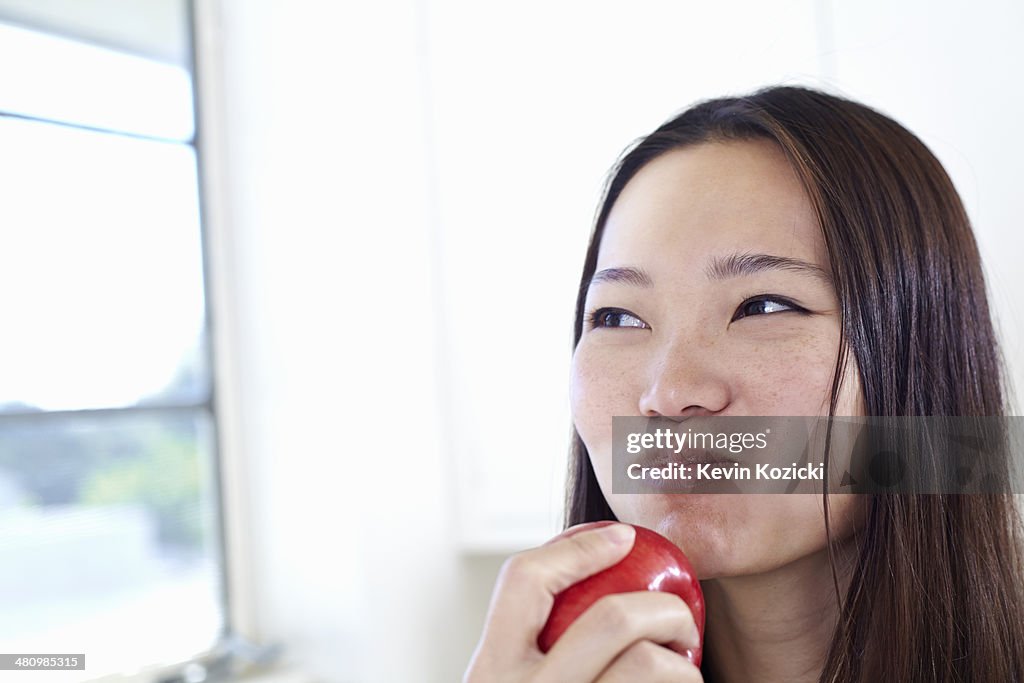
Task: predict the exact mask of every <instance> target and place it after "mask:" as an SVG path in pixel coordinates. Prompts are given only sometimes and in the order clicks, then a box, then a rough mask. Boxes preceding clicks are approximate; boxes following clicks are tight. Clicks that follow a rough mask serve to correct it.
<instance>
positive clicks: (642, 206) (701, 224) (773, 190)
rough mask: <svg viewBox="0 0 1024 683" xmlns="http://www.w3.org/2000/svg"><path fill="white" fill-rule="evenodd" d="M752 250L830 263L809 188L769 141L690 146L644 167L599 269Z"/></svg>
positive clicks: (608, 227)
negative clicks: (809, 194) (808, 195)
mask: <svg viewBox="0 0 1024 683" xmlns="http://www.w3.org/2000/svg"><path fill="white" fill-rule="evenodd" d="M746 251H751V252H760V253H766V254H772V255H776V256H788V257H794V258H800V259H802V260H805V261H809V262H811V263H814V264H817V265H819V266H821V267H823V268H825V269H826V270H828V269H829V268H828V263H827V256H826V253H825V247H824V240H823V239H822V236H821V231H820V228H819V226H818V222H817V218H816V217H815V215H814V211H813V208H812V207H811V204H810V201H809V199H808V198H807V195H806V192H804V189H803V186H802V185H801V183H800V180H799V179H798V177H797V175H796V172H795V171H794V170H793V168H792V166H791V165H790V164H789V162H788V161H787V160H786V158H785V156H784V155H783V153H782V151H781V150H780V149H779V148H778V147H777V146H776V145H775V144H774V143H772V142H770V141H767V140H754V141H742V142H709V143H702V144H698V145H693V146H690V147H684V148H680V149H675V150H672V151H670V152H666V153H665V154H662V155H661V156H659V157H658V158H656V159H654V160H653V161H651V162H650V163H648V164H647V165H646V166H644V167H643V168H641V169H640V171H639V172H638V173H637V174H636V175H635V176H634V177H633V178H632V179H631V180H630V181H629V183H627V185H626V187H625V188H624V189H623V191H622V193H621V194H620V195H619V198H618V200H617V201H616V202H615V205H614V206H613V207H612V211H611V213H610V214H609V216H608V220H607V222H606V224H605V231H604V235H603V236H602V239H601V249H600V253H599V255H598V269H599V270H600V269H601V268H606V267H615V266H622V265H641V266H643V267H645V268H650V269H653V270H655V271H658V270H662V269H663V268H668V269H669V270H670V271H673V272H679V271H680V270H681V269H680V266H681V265H684V264H686V263H690V262H693V265H697V263H696V261H697V260H700V261H701V262H703V261H704V260H705V259H706V258H707V257H709V256H714V255H716V254H721V253H730V252H746Z"/></svg>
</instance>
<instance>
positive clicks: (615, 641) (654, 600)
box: [544, 591, 700, 681]
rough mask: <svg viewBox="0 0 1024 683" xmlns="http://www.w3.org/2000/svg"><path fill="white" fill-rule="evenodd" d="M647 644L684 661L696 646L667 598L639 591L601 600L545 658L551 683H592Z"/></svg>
mask: <svg viewBox="0 0 1024 683" xmlns="http://www.w3.org/2000/svg"><path fill="white" fill-rule="evenodd" d="M642 640H648V641H651V642H653V643H659V644H663V645H665V647H666V648H668V649H669V650H670V651H674V654H678V655H679V656H681V657H684V658H685V653H686V651H687V650H688V649H691V648H696V647H698V646H699V645H700V633H699V631H698V629H697V625H696V623H695V622H694V619H693V614H692V613H691V612H690V608H689V607H687V606H686V603H685V602H683V600H682V599H681V598H680V597H679V596H677V595H674V594H672V593H661V592H657V591H642V592H638V593H620V594H617V595H606V596H605V597H603V598H601V599H600V600H598V601H597V602H595V603H594V604H593V605H591V607H590V608H589V609H588V610H587V611H585V612H584V613H583V614H582V615H580V617H579V619H577V620H576V621H575V622H573V623H572V624H571V625H570V626H569V628H567V629H566V630H565V633H563V634H562V637H561V638H559V640H558V642H557V643H555V644H554V646H553V647H552V648H551V650H550V651H549V652H548V655H547V657H546V658H545V661H544V668H545V671H546V672H548V671H550V673H551V678H552V680H572V679H571V678H570V676H579V677H580V679H581V680H587V681H589V680H592V679H594V678H597V676H598V675H599V674H600V673H601V672H602V671H604V670H605V669H607V668H608V667H609V666H610V665H611V664H612V662H613V661H614V660H615V659H616V658H617V657H618V656H619V655H620V654H621V653H623V652H625V651H626V650H627V649H629V648H630V647H631V646H632V645H634V644H636V643H638V642H640V641H642Z"/></svg>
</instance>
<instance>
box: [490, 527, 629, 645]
mask: <svg viewBox="0 0 1024 683" xmlns="http://www.w3.org/2000/svg"><path fill="white" fill-rule="evenodd" d="M635 538H636V530H635V529H633V527H631V526H629V525H628V524H611V525H608V526H603V527H600V528H596V529H588V530H586V531H581V532H579V533H576V534H573V535H571V536H567V537H564V538H560V539H558V540H556V541H554V542H552V543H550V544H548V545H543V546H541V547H539V548H534V549H532V550H527V551H524V552H521V553H519V554H517V555H514V556H512V557H511V558H509V560H508V561H507V562H505V564H504V566H503V567H502V569H501V574H500V575H499V577H498V585H497V588H496V589H495V593H494V601H493V602H492V604H491V613H490V615H489V616H488V628H489V629H491V630H492V631H493V632H494V633H493V635H494V636H495V637H498V638H501V641H499V642H506V643H515V642H518V643H519V644H520V647H525V648H528V649H531V650H535V649H536V647H537V643H536V640H537V634H538V633H540V630H541V629H542V628H543V627H544V623H545V622H546V621H547V618H548V614H549V613H550V612H551V606H552V604H553V603H554V598H555V595H556V594H558V593H560V592H561V591H563V590H565V589H566V588H568V587H569V586H571V585H572V584H574V583H576V582H578V581H581V580H583V579H585V578H587V577H588V576H591V575H592V574H596V573H597V572H599V571H601V570H602V569H607V568H608V567H610V566H612V565H613V564H615V563H616V562H618V561H619V560H621V559H622V558H624V557H625V556H626V555H627V554H628V553H629V551H630V549H631V548H632V547H633V540H634V539H635Z"/></svg>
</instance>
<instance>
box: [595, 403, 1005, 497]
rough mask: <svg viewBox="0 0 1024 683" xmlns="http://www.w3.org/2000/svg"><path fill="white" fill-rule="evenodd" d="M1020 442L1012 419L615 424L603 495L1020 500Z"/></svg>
mask: <svg viewBox="0 0 1024 683" xmlns="http://www.w3.org/2000/svg"><path fill="white" fill-rule="evenodd" d="M1022 437H1024V418H1021V417H887V418H881V417H833V418H827V417H695V418H687V419H682V420H675V419H670V418H644V417H616V418H614V419H613V445H612V467H613V478H612V492H613V493H662V494H664V493H819V494H820V493H822V492H829V493H945V494H962V493H979V494H982V493H984V494H999V493H1022V492H1024V482H1022V477H1021V474H1022V469H1024V468H1022V467H1021V461H1022V447H1024V438H1022ZM826 444H828V448H827V449H826ZM826 453H827V456H826Z"/></svg>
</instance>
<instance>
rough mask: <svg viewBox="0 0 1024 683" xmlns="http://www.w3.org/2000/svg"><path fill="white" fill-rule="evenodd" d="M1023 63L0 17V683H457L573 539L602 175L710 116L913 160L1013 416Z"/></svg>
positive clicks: (636, 18)
mask: <svg viewBox="0 0 1024 683" xmlns="http://www.w3.org/2000/svg"><path fill="white" fill-rule="evenodd" d="M1022 31H1024V5H1021V4H1020V3H1015V2H1010V1H1009V0H1007V1H1005V2H997V1H992V0H986V1H982V2H975V3H972V4H971V5H970V7H969V9H968V7H967V6H966V5H964V4H963V3H954V2H931V1H928V2H926V1H925V0H917V1H909V2H900V3H892V2H882V1H881V0H865V1H861V2H856V3H853V2H850V3H846V2H840V1H839V0H782V1H780V2H774V3H764V2H755V1H753V0H749V1H733V2H723V3H696V2H669V1H667V0H658V1H655V0H640V1H638V2H633V3H628V4H627V3H618V2H583V1H582V0H579V1H565V2H551V1H548V2H539V1H536V0H524V1H521V2H517V3H481V2H469V1H467V0H385V1H381V2H373V3H370V2H361V3H356V2H323V0H317V1H314V0H290V1H287V2H286V1H285V0H195V2H186V1H185V0H0V188H2V189H0V197H2V200H0V289H2V291H4V292H5V294H6V296H4V297H3V300H2V311H3V317H2V321H3V334H2V335H0V605H3V607H2V609H0V652H7V653H15V652H24V653H85V654H86V668H85V670H84V671H77V672H59V673H43V672H34V673H32V674H28V673H25V672H22V673H16V672H4V671H0V681H6V680H12V681H20V680H31V681H49V680H55V681H56V680H59V681H84V680H97V679H99V680H103V681H106V682H112V681H127V680H131V681H155V680H161V681H167V682H170V681H189V682H190V683H199V682H200V681H204V680H211V681H212V680H225V678H224V676H225V675H227V674H230V675H231V676H240V675H243V674H244V675H253V676H257V678H254V679H253V680H260V681H264V682H265V683H312V682H313V681H324V682H328V683H334V682H339V683H344V682H360V683H383V682H391V681H395V682H404V681H409V682H434V681H437V682H438V683H440V682H442V681H452V680H457V679H459V677H460V676H461V672H462V671H463V669H464V668H465V666H466V663H467V661H468V658H469V656H470V654H471V652H472V649H473V647H474V645H475V642H476V640H477V638H478V636H479V631H480V627H481V624H482V622H483V617H484V614H485V611H486V607H487V601H488V598H489V595H490V591H491V587H492V584H493V582H494V579H495V576H496V574H497V571H498V568H499V567H500V565H501V562H502V561H503V560H504V558H505V557H506V556H507V555H508V554H510V553H513V552H516V551H518V550H521V549H523V548H526V547H529V546H532V545H536V544H538V543H541V542H543V541H544V540H545V539H546V538H548V537H549V536H550V535H552V534H553V533H555V532H556V531H557V530H558V529H559V525H560V518H561V496H562V487H563V484H564V469H565V461H566V450H567V444H568V437H569V434H570V421H569V413H568V394H567V378H568V367H569V358H570V346H571V322H572V313H573V301H574V289H575V287H576V284H577V278H578V277H579V272H580V269H581V267H582V260H583V254H584V251H585V247H586V241H587V238H588V235H589V231H590V227H591V220H592V217H593V213H594V210H595V207H596V203H597V201H598V198H599V196H600V191H601V187H602V182H603V180H604V175H605V173H606V171H607V170H608V169H609V167H610V166H611V165H612V163H613V162H614V160H615V159H616V157H617V156H618V154H619V153H620V152H621V151H622V149H623V148H624V147H625V146H626V145H627V144H628V143H629V142H630V141H632V140H633V139H634V138H636V137H638V136H641V135H643V134H645V133H647V132H649V131H650V130H651V129H653V128H654V127H655V126H657V125H658V124H659V123H661V122H662V121H663V120H664V119H666V118H668V117H669V116H670V115H671V114H672V113H674V112H676V111H678V110H679V109H681V108H684V107H685V106H687V105H689V104H691V103H693V102H694V101H696V100H699V99H705V98H709V97H713V96H719V95H725V94H738V93H742V92H745V91H748V90H751V89H754V88H756V87H759V86H763V85H770V84H777V83H785V84H807V85H812V86H816V87H820V88H825V89H827V90H829V91H831V92H835V93H837V94H841V95H846V96H849V97H852V98H855V99H858V100H861V101H863V102H865V103H867V104H870V105H872V106H875V107H876V108H879V109H881V110H882V111H884V112H886V113H888V114H890V115H892V116H894V117H895V118H896V119H897V120H899V121H901V122H902V123H904V124H905V125H906V126H907V127H909V128H910V129H911V130H913V131H914V132H916V133H917V134H918V135H920V136H921V137H922V138H923V139H924V140H925V142H926V143H927V144H929V146H931V148H932V149H933V150H934V151H935V152H936V153H937V154H938V156H939V157H940V158H941V160H942V161H943V163H944V164H945V165H946V167H947V169H948V170H949V171H950V173H951V175H952V176H953V178H954V181H955V182H956V184H957V187H958V188H959V190H960V192H961V194H962V196H963V198H964V200H965V202H966V204H967V207H968V210H969V213H970V215H971V217H972V220H973V222H974V226H975V229H976V233H977V237H978V240H979V243H980V247H981V251H982V255H983V258H984V260H985V263H986V268H987V275H988V278H989V280H988V283H989V288H990V296H991V301H992V303H993V306H994V311H995V314H996V317H997V325H998V327H999V330H1000V333H1001V335H1002V340H1003V349H1004V354H1005V356H1006V360H1007V363H1008V366H1009V368H1010V372H1011V376H1012V378H1013V381H1014V383H1015V385H1016V386H1017V387H1021V386H1024V304H1022V303H1021V294H1024V274H1022V273H1024V269H1022V268H1021V265H1020V259H1021V254H1022V253H1024V230H1022V229H1021V221H1020V208H1019V202H1020V190H1019V188H1018V185H1019V183H1020V178H1021V172H1022V171H1021V167H1022V159H1024V140H1022V138H1021V136H1019V135H1017V128H1018V125H1019V121H1021V120H1022V119H1024V93H1022V91H1021V90H1020V88H1019V87H1017V86H1014V85H1013V83H1015V82H1016V77H1017V75H1018V74H1019V72H1020V71H1021V67H1022V66H1024V47H1021V44H1020V42H1019V40H1018V38H1019V36H1020V34H1021V33H1022ZM1017 405H1018V406H1019V405H1020V403H1019V401H1018V403H1017ZM1017 412H1018V413H1019V408H1018V410H1017ZM190 662H191V663H190ZM247 672H248V673H247Z"/></svg>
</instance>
